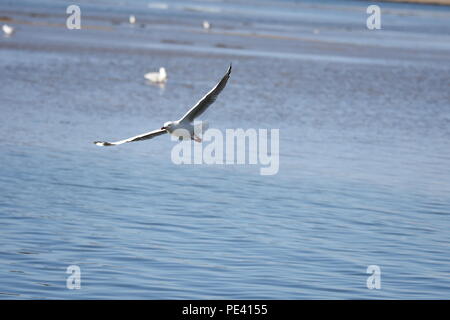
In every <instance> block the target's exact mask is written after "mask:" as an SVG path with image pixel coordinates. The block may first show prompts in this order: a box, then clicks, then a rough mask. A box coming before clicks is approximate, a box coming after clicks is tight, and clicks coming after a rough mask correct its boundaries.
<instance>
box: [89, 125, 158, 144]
mask: <svg viewBox="0 0 450 320" xmlns="http://www.w3.org/2000/svg"><path fill="white" fill-rule="evenodd" d="M166 132H167V131H166V130H165V129H164V130H162V129H158V130H153V131H150V132H147V133H143V134H141V135H138V136H135V137H131V138H128V139H124V140H120V141H116V142H106V141H95V142H94V143H95V144H96V145H98V146H105V147H109V146H117V145H118V144H122V143H127V142H134V141H141V140H148V139H152V138H154V137H157V136H160V135H162V134H164V133H166Z"/></svg>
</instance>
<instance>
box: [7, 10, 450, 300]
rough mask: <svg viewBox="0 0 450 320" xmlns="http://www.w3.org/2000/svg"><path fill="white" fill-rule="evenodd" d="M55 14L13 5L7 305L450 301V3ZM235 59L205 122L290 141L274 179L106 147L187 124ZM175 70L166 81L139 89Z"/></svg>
mask: <svg viewBox="0 0 450 320" xmlns="http://www.w3.org/2000/svg"><path fill="white" fill-rule="evenodd" d="M42 3H43V5H42V6H38V5H36V4H34V5H31V4H30V2H27V1H18V2H14V4H13V3H2V4H0V9H1V14H0V16H2V17H5V16H6V17H9V18H10V19H12V21H10V22H8V23H9V24H13V25H15V26H16V27H17V32H16V34H15V35H14V36H13V37H10V38H4V37H2V38H1V39H0V70H1V78H2V85H1V86H0V97H1V99H0V110H1V113H2V116H1V117H0V163H1V166H0V243H1V245H0V298H3V299H17V298H18V299H107V298H112V299H171V298H175V299H186V298H190V299H260V298H261V299H267V298H269V299H396V298H397V299H411V298H418V299H431V298H437V299H448V298H449V297H450V295H449V292H450V277H449V274H450V252H449V248H450V246H449V245H450V235H449V232H448V230H449V229H450V166H449V164H450V90H449V84H450V78H449V76H448V75H449V74H450V73H449V71H450V63H449V62H450V59H449V57H450V55H449V51H450V50H449V47H448V43H449V41H448V40H450V32H449V26H448V23H447V24H446V23H445V21H447V22H448V19H449V17H450V13H449V10H448V8H447V7H435V6H418V5H404V4H386V6H387V7H388V8H389V9H390V10H391V13H387V14H386V15H387V16H386V17H385V18H386V19H385V20H383V21H385V24H384V25H383V30H381V31H377V32H378V33H371V32H369V31H367V30H365V16H364V14H365V13H364V10H365V6H366V3H365V2H361V1H358V2H352V1H345V2H341V3H340V4H339V3H337V2H336V3H333V2H330V1H324V2H318V3H317V2H314V4H312V3H309V4H308V3H306V4H304V3H298V4H297V3H295V2H288V1H287V2H283V3H282V4H280V6H278V7H277V8H278V9H277V10H276V11H273V12H272V9H273V6H274V5H273V3H271V2H268V3H264V4H262V5H261V6H260V7H259V11H257V12H256V11H255V12H253V11H252V10H249V8H248V5H241V4H240V3H239V2H234V1H233V2H231V3H230V2H227V3H221V2H217V3H216V2H213V3H212V4H211V2H200V1H191V2H186V3H187V5H184V2H176V3H175V4H177V5H178V7H177V6H176V5H175V4H173V3H171V4H170V6H169V8H167V9H151V8H148V7H147V6H146V5H147V3H144V2H139V1H136V2H130V3H131V4H132V5H130V6H120V4H118V2H112V3H111V4H109V5H108V6H107V5H105V4H103V3H101V2H94V4H92V3H91V2H89V4H87V3H86V10H85V11H84V13H83V15H84V16H85V20H83V21H84V26H85V27H86V28H85V29H83V31H68V30H66V29H64V27H63V26H60V25H59V24H64V22H65V20H64V19H65V17H66V15H65V14H64V11H63V12H62V13H61V12H60V10H59V8H61V6H64V5H65V2H61V1H45V2H42ZM63 4H64V5H63ZM193 5H195V6H196V8H197V7H198V6H200V7H203V6H206V7H207V8H210V7H211V6H212V7H214V8H215V7H219V8H221V11H219V12H216V11H213V12H211V10H210V11H206V12H204V11H202V10H200V11H198V10H197V11H192V10H185V9H183V8H184V7H185V6H190V7H192V6H193ZM383 5H384V4H383ZM81 6H82V8H83V2H82V3H81ZM180 6H181V7H180ZM291 6H294V7H291ZM297 6H298V7H297ZM135 8H140V10H141V11H139V12H140V15H137V19H138V22H139V23H142V24H143V26H135V27H131V26H129V25H128V24H127V23H126V20H127V18H128V14H130V13H132V12H133V10H135ZM288 8H294V9H296V10H297V11H295V10H288ZM82 10H83V9H82ZM136 10H137V9H136ZM334 10H339V12H340V13H342V17H343V18H342V20H340V19H339V18H337V16H336V15H333V12H334ZM236 11H238V12H240V15H237V16H236V14H235V13H236ZM261 11H264V14H263V15H261V14H260V12H261ZM287 11H288V12H289V11H291V12H299V16H297V15H295V14H293V13H292V14H291V13H286V12H287ZM33 12H35V13H39V14H40V15H39V14H38V15H36V14H35V15H32V14H31V13H33ZM283 12H285V14H283ZM358 13H361V14H363V18H362V19H361V21H362V22H361V25H359V20H358V19H359V16H358ZM304 15H306V16H304ZM170 17H176V19H174V20H175V21H171V22H168V21H169V20H167V19H170ZM230 17H234V18H233V19H234V20H232V21H230V20H229V19H228V18H230ZM308 17H309V18H308ZM307 18H308V19H307ZM403 18H404V19H405V20H402V19H403ZM111 19H112V20H111ZM114 19H117V20H114ZM121 19H122V20H123V21H125V22H123V21H122V20H121ZM204 19H208V20H210V21H211V23H212V25H213V29H212V30H211V32H210V33H205V32H204V31H203V30H202V29H201V22H202V20H204ZM117 21H119V22H117ZM121 21H122V22H121ZM402 21H407V24H408V25H409V26H410V28H407V27H404V26H402ZM423 26H426V27H423ZM89 27H90V28H89ZM314 28H319V30H320V32H319V33H314V32H313V29H314ZM279 36H287V37H288V38H287V39H280V38H279ZM417 39H422V40H421V41H420V44H418V45H414V44H415V43H419V42H417V41H418V40H417ZM371 40H372V41H371ZM230 61H232V62H233V73H232V77H231V79H230V81H229V83H228V86H227V88H226V89H225V90H224V92H223V93H222V94H221V96H220V97H219V99H218V100H217V102H216V103H215V104H214V105H213V106H212V107H211V109H210V110H208V113H206V114H205V116H206V117H205V118H207V119H208V120H209V121H210V124H211V126H212V127H215V128H220V129H225V128H267V129H271V128H279V129H280V151H279V157H280V170H279V173H278V174H277V175H273V176H261V175H260V174H259V169H260V166H259V165H210V166H208V165H181V166H180V165H175V164H173V163H172V162H171V157H170V151H171V149H172V147H173V146H174V145H175V142H173V141H171V140H170V139H169V137H167V136H163V137H159V138H157V139H154V140H151V141H143V142H139V143H134V144H127V145H122V146H119V147H116V148H100V147H97V146H95V145H93V144H92V143H91V142H92V141H94V140H99V139H111V140H114V139H122V138H125V137H129V136H133V135H136V134H139V133H142V132H145V131H148V130H152V129H154V128H158V127H160V126H161V125H162V124H163V122H165V121H167V120H171V119H176V118H178V117H179V116H181V115H182V114H183V112H184V111H186V110H187V109H188V108H189V107H190V106H191V105H192V104H193V103H195V102H196V100H197V99H198V98H200V97H201V96H202V95H203V94H204V93H205V92H206V91H207V90H209V89H210V87H211V86H213V85H214V84H215V82H216V81H217V80H218V79H219V78H220V77H221V76H222V75H223V73H224V71H225V70H226V67H227V65H228V63H229V62H230ZM159 66H165V67H166V69H167V70H168V72H169V81H168V83H167V85H166V86H165V87H164V88H161V87H158V86H152V85H150V84H148V83H146V82H145V80H144V78H143V74H145V73H146V72H148V71H150V70H153V69H157V68H159ZM70 265H77V266H79V267H80V269H81V289H79V290H69V289H68V288H67V287H66V280H67V278H68V276H69V275H68V274H67V273H66V269H67V267H68V266H70ZM369 265H378V266H379V267H380V269H381V289H379V290H377V289H374V290H369V289H368V288H367V286H366V280H367V277H368V276H369V274H367V273H366V269H367V267H368V266H369Z"/></svg>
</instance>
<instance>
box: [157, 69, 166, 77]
mask: <svg viewBox="0 0 450 320" xmlns="http://www.w3.org/2000/svg"><path fill="white" fill-rule="evenodd" d="M159 75H160V76H161V77H162V78H166V77H167V72H166V69H165V68H164V67H161V68H159Z"/></svg>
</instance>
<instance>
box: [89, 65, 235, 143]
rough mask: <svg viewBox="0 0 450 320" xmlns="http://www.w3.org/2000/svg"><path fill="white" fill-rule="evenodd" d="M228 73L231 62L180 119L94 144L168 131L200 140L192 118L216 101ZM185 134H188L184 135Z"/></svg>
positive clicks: (177, 135) (174, 134) (225, 83)
mask: <svg viewBox="0 0 450 320" xmlns="http://www.w3.org/2000/svg"><path fill="white" fill-rule="evenodd" d="M230 73H231V64H230V66H229V67H228V70H227V73H225V75H224V76H223V78H222V80H220V81H219V83H218V84H217V85H216V86H215V87H214V88H213V89H211V91H209V92H208V93H207V94H206V95H205V96H204V97H203V98H201V99H200V101H198V102H197V104H196V105H195V106H193V107H192V108H191V109H189V111H188V112H186V114H185V115H184V116H183V117H182V118H181V119H179V120H176V121H168V122H166V123H164V125H163V126H162V127H161V129H157V130H153V131H150V132H146V133H143V134H140V135H138V136H135V137H131V138H128V139H124V140H120V141H116V142H106V141H95V142H94V144H96V145H98V146H116V145H119V144H123V143H127V142H134V141H141V140H148V139H152V138H154V137H157V136H160V135H163V134H165V133H169V134H171V135H173V136H175V137H178V139H179V140H183V139H184V138H190V139H191V140H194V141H196V142H202V139H201V138H200V137H199V136H197V135H196V134H195V133H196V132H197V130H196V126H194V125H193V122H194V119H196V118H197V117H199V116H200V115H201V114H203V112H205V110H206V109H208V107H209V106H210V105H212V104H213V103H214V101H216V99H217V97H218V96H219V94H220V93H221V92H222V90H223V89H224V88H225V86H226V85H227V82H228V79H229V78H230ZM186 134H188V135H189V136H186Z"/></svg>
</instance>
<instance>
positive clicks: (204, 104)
mask: <svg viewBox="0 0 450 320" xmlns="http://www.w3.org/2000/svg"><path fill="white" fill-rule="evenodd" d="M230 73H231V64H230V67H229V68H228V71H227V73H226V74H225V75H224V76H223V78H222V80H220V82H219V83H218V84H217V85H216V86H215V87H214V88H213V89H212V90H211V91H210V92H208V93H207V94H206V95H205V96H204V97H203V98H202V99H201V100H200V101H199V102H197V104H196V105H195V106H193V107H192V108H191V109H190V110H189V111H188V112H187V113H186V114H185V115H184V116H183V117H182V118H181V119H180V122H183V121H189V122H192V121H194V119H195V118H197V117H199V116H200V115H201V114H202V113H203V112H205V110H206V109H207V108H208V107H209V106H210V105H211V104H213V102H214V101H216V99H217V97H218V96H219V93H220V92H222V90H223V88H225V86H226V84H227V81H228V78H229V77H230Z"/></svg>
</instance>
